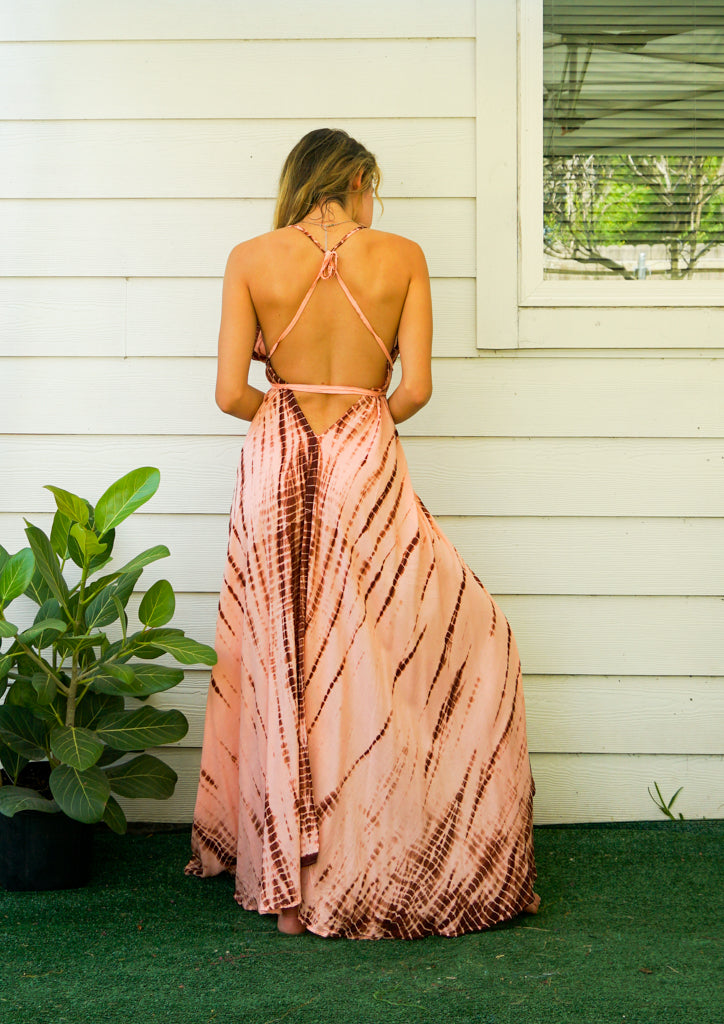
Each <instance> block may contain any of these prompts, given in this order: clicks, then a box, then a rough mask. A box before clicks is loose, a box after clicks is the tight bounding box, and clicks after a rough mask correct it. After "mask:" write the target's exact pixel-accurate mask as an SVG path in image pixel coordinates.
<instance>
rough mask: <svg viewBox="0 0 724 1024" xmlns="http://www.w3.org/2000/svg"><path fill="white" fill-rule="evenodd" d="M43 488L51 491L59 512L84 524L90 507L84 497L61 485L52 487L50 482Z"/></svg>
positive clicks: (88, 515) (73, 520) (88, 516)
mask: <svg viewBox="0 0 724 1024" xmlns="http://www.w3.org/2000/svg"><path fill="white" fill-rule="evenodd" d="M45 489H46V491H51V492H52V493H53V495H54V497H55V504H56V505H57V506H58V511H59V512H62V513H63V515H64V516H67V518H68V519H70V520H71V521H72V522H74V523H80V525H81V526H85V524H86V523H87V522H88V519H89V518H90V509H89V508H88V502H87V501H86V500H85V499H84V498H79V497H78V495H77V494H73V493H72V492H71V491H64V490H63V488H62V487H53V486H52V484H46V485H45Z"/></svg>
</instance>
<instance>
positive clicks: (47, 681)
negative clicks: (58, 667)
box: [30, 672, 58, 704]
mask: <svg viewBox="0 0 724 1024" xmlns="http://www.w3.org/2000/svg"><path fill="white" fill-rule="evenodd" d="M30 682H31V684H32V686H33V689H34V690H35V692H36V693H37V695H38V704H51V703H52V701H53V700H54V698H55V695H56V693H57V692H58V687H57V684H56V682H55V680H54V679H52V678H51V677H50V676H49V675H48V674H47V672H34V673H33V678H32V679H31V680H30Z"/></svg>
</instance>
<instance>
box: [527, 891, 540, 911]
mask: <svg viewBox="0 0 724 1024" xmlns="http://www.w3.org/2000/svg"><path fill="white" fill-rule="evenodd" d="M539 906H540V896H539V895H538V893H537V892H534V893H533V899H532V900H531V902H530V903H529V904H528V906H527V907H523V913H524V914H537V913H538V907H539Z"/></svg>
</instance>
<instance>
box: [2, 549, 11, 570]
mask: <svg viewBox="0 0 724 1024" xmlns="http://www.w3.org/2000/svg"><path fill="white" fill-rule="evenodd" d="M8 558H10V552H9V551H8V550H7V548H4V547H3V546H2V544H0V571H1V570H2V567H3V566H4V565H5V563H6V562H7V560H8Z"/></svg>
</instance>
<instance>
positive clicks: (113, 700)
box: [75, 690, 124, 729]
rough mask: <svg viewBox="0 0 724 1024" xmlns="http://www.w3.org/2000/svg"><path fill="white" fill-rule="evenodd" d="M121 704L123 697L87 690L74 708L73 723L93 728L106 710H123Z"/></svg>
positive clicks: (122, 703)
mask: <svg viewBox="0 0 724 1024" xmlns="http://www.w3.org/2000/svg"><path fill="white" fill-rule="evenodd" d="M123 705H124V701H123V697H119V696H111V695H109V694H105V693H94V692H93V691H92V690H88V691H87V692H86V693H85V695H84V696H83V700H82V701H80V703H79V704H78V705H77V707H76V709H75V724H76V725H83V726H85V728H86V729H95V727H96V725H97V724H98V722H99V720H100V719H101V718H102V717H103V715H105V714H106V713H107V712H108V711H123Z"/></svg>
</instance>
